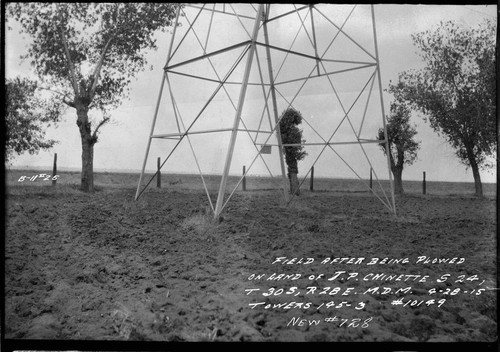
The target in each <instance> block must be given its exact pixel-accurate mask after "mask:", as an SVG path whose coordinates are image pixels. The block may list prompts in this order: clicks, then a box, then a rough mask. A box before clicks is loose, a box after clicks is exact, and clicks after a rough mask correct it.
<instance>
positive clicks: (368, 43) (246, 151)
mask: <svg viewBox="0 0 500 352" xmlns="http://www.w3.org/2000/svg"><path fill="white" fill-rule="evenodd" d="M350 9H352V6H344V7H342V8H339V7H335V6H334V7H331V8H330V7H327V6H324V7H321V11H322V12H323V14H324V15H325V16H324V17H322V16H321V15H320V14H318V13H315V14H314V16H316V17H314V20H315V21H316V23H317V27H316V33H315V34H316V39H317V42H318V51H320V52H323V51H324V50H325V49H326V45H327V44H326V43H329V41H330V39H329V38H330V37H331V36H332V33H336V30H335V29H334V28H333V27H332V25H331V23H329V20H330V21H333V22H334V23H335V24H339V25H340V24H341V23H342V19H343V18H344V17H345V15H346V14H347V13H348V12H349V11H350ZM374 9H375V24H376V31H377V44H378V52H379V60H380V74H381V75H380V77H381V85H382V89H386V88H387V87H388V84H389V81H395V80H397V76H398V73H399V72H402V71H404V70H408V69H414V68H420V67H422V61H421V60H420V58H419V56H418V54H417V52H416V48H415V47H414V45H413V43H412V41H411V34H413V33H416V32H421V31H424V30H427V29H431V28H432V27H435V26H437V25H438V24H439V22H440V21H446V20H453V21H456V22H457V23H459V24H461V25H464V26H467V27H472V26H476V25H477V24H479V23H480V22H482V21H483V20H484V19H486V18H492V19H495V20H496V16H497V14H496V12H497V11H496V5H395V4H390V5H389V4H387V5H375V6H374ZM189 11H191V12H188V13H187V15H186V17H185V18H184V21H186V20H187V19H189V20H192V19H193V18H194V14H195V13H196V9H190V10H189ZM193 11H194V12H193ZM304 14H305V13H304ZM303 16H304V15H303ZM343 16H344V17H343ZM225 17H227V16H221V15H218V16H214V22H213V27H212V29H213V34H212V36H211V37H210V38H209V39H210V40H209V41H208V40H207V43H209V48H210V50H216V49H217V48H222V47H224V46H227V45H230V44H231V43H236V42H239V41H241V40H244V39H245V37H246V38H248V34H247V33H245V30H244V29H243V27H242V26H241V25H240V24H239V23H238V22H237V19H236V20H235V18H234V17H233V18H232V19H226V18H225ZM209 21H210V17H208V16H206V17H205V18H204V19H203V21H200V22H198V23H197V25H199V26H200V27H199V28H200V29H199V31H198V32H197V33H198V35H199V38H196V37H193V35H192V34H191V37H188V36H186V42H185V43H184V44H183V45H182V46H181V47H180V49H179V51H178V52H176V54H175V55H174V57H173V58H172V61H171V63H175V62H182V61H183V60H184V59H186V58H188V57H189V55H191V56H193V55H198V54H199V53H201V52H202V49H201V46H200V45H199V44H198V42H197V39H199V40H200V41H201V42H205V39H206V37H204V35H205V34H206V33H207V32H208V31H206V30H203V28H204V27H205V28H207V27H206V26H208V25H209V23H210V22H209ZM241 21H242V22H243V23H244V24H245V25H244V27H245V28H247V31H248V32H251V30H252V25H253V22H252V21H249V20H245V19H241ZM304 23H306V22H304ZM11 26H12V27H13V29H12V30H10V31H7V32H6V47H5V49H6V50H5V65H6V77H7V78H10V77H15V76H16V75H21V76H28V77H33V76H34V74H33V72H32V71H31V68H30V66H29V63H28V62H21V61H20V60H19V56H20V55H22V54H24V53H25V51H26V50H27V47H26V45H27V40H29V38H25V37H24V36H25V35H20V34H19V33H18V27H17V26H16V25H15V24H11ZM188 28H189V24H188V23H186V22H184V23H183V26H182V27H179V29H178V31H177V35H176V43H178V41H179V40H180V38H181V34H182V33H184V32H185V31H186V30H187V29H188ZM299 29H300V21H298V20H297V17H294V18H293V19H288V18H287V19H283V20H281V21H276V22H274V23H273V24H270V27H269V30H270V32H269V38H270V41H271V44H275V45H277V46H282V47H289V46H290V43H292V42H293V50H297V51H301V52H305V51H307V52H311V50H313V47H312V46H311V45H310V44H309V43H310V41H309V38H308V37H307V33H311V32H310V31H309V32H307V33H306V31H304V30H301V31H299ZM344 29H345V31H346V33H349V34H350V36H351V37H352V39H353V40H349V39H348V38H345V37H343V36H342V35H340V36H339V39H338V40H337V41H335V44H334V45H336V47H335V46H334V47H332V48H330V49H328V50H327V52H326V53H325V55H326V56H325V57H329V55H332V58H335V59H346V60H350V59H349V58H351V57H352V58H354V60H355V61H370V60H371V59H370V57H369V56H367V55H366V53H365V52H363V50H360V48H359V46H362V47H363V48H366V50H367V51H368V52H370V53H373V52H374V41H373V32H372V25H371V12H370V7H369V6H366V5H364V6H359V7H357V8H356V9H355V10H354V11H353V13H352V16H351V17H350V18H349V20H348V21H347V22H346V26H345V27H344ZM297 33H299V35H298V36H297V37H296V38H295V35H296V34H297ZM260 35H261V36H262V34H260ZM171 38H172V31H168V32H165V33H160V34H158V35H157V39H158V45H159V48H158V50H157V51H154V52H151V53H149V54H148V60H149V61H148V67H150V66H152V68H153V69H152V70H149V69H146V70H145V71H144V72H141V73H140V74H138V75H137V77H136V79H135V80H133V81H132V84H131V90H130V92H131V93H130V96H129V98H128V99H126V100H124V101H123V104H122V105H121V106H120V107H119V108H117V109H116V110H115V111H113V112H112V113H111V115H112V122H111V123H110V124H108V125H106V126H105V127H103V128H102V130H101V134H100V140H99V142H98V143H97V144H96V146H95V152H94V155H95V156H94V168H95V169H96V170H105V171H116V170H120V171H122V170H127V171H132V172H140V170H141V168H142V164H143V161H144V157H145V152H146V147H147V142H148V136H149V134H150V131H151V124H152V121H153V117H154V111H155V106H156V104H157V100H158V96H159V92H160V84H161V81H162V76H163V70H162V68H163V66H164V65H165V63H166V59H167V53H168V49H169V44H170V41H171ZM241 38H243V39H241ZM260 38H261V39H262V37H260ZM294 38H295V41H294ZM262 40H263V39H262ZM353 42H356V43H358V44H359V46H358V45H353ZM174 47H175V45H174ZM210 50H209V51H210ZM312 53H313V52H312ZM237 54H238V52H236V51H234V52H233V51H231V52H228V53H227V54H225V55H223V56H221V57H217V58H214V59H213V61H212V63H213V65H214V66H215V68H216V70H217V74H219V75H220V76H224V74H225V72H226V71H227V68H228V67H229V66H230V65H231V64H232V63H233V62H234V60H235V58H236V56H237ZM256 56H257V57H258V58H259V60H260V61H259V64H257V62H256V61H255V59H254V62H253V64H252V70H251V72H250V82H251V83H255V82H258V81H259V70H258V65H262V67H264V66H265V51H263V49H262V48H260V49H258V50H257V52H256ZM284 57H285V55H284V54H281V53H279V52H273V56H272V59H273V69H274V71H273V72H274V74H276V72H278V71H279V74H278V75H277V77H279V79H277V81H286V80H289V79H294V78H296V77H301V76H302V75H304V74H305V75H306V76H307V74H309V73H310V72H311V69H310V68H311V67H312V68H313V69H314V63H311V61H310V60H305V59H302V58H300V57H287V59H286V60H285V62H284V64H283V67H282V69H281V70H280V69H279V67H280V63H282V62H283V61H282V60H283V59H284ZM245 59H246V57H245V58H244V59H243V62H245ZM175 60H177V61H175ZM204 65H205V66H203V65H202V64H201V63H198V64H195V65H193V66H182V67H180V68H179V69H178V71H180V72H186V73H196V74H203V75H206V76H210V77H215V76H214V74H215V73H214V72H213V71H212V69H211V67H210V66H207V63H205V64H204ZM325 65H326V66H325V67H324V68H325V69H326V70H328V69H331V70H336V69H342V68H343V67H344V66H342V65H343V64H333V63H327V64H325ZM336 65H337V66H336ZM244 67H245V66H244V65H240V66H239V67H238V68H237V70H235V72H234V73H233V74H232V75H231V77H230V80H233V79H234V80H237V79H240V78H242V77H243V74H244ZM345 67H346V68H347V67H348V66H345ZM374 70H375V68H374V67H368V68H366V69H359V70H354V71H352V72H350V73H345V74H338V75H334V76H332V77H334V79H333V81H329V80H328V79H327V78H326V77H322V78H318V79H315V80H308V81H307V83H306V84H305V85H304V86H303V87H302V88H301V82H295V83H290V84H283V85H280V86H278V88H277V89H278V91H279V94H278V106H279V107H278V109H279V110H280V111H279V112H281V111H282V110H283V109H284V108H286V106H287V102H290V101H292V100H293V106H294V107H295V108H297V109H298V110H300V111H301V113H302V115H303V117H304V120H305V121H307V122H303V124H302V126H301V128H303V130H304V139H305V140H306V142H309V143H314V142H321V138H324V139H325V140H328V139H329V138H330V137H332V141H337V142H339V143H340V142H348V141H351V140H352V138H353V134H352V132H353V131H354V130H355V131H358V132H359V131H360V130H362V134H361V136H362V137H364V138H367V139H370V138H373V137H374V136H375V135H376V131H377V129H378V128H380V127H381V126H382V120H381V116H382V112H381V105H380V93H379V90H378V81H377V80H374V82H373V83H374V84H373V88H372V90H371V93H369V92H370V91H369V90H368V87H370V84H371V82H372V81H370V80H369V78H370V75H371V73H373V72H374ZM313 71H314V70H313ZM261 74H262V75H263V76H264V79H265V78H267V77H268V73H267V71H266V70H262V71H261ZM169 77H170V76H169ZM170 83H171V87H172V95H173V96H174V99H175V101H176V104H177V107H178V111H177V113H178V114H179V116H181V118H182V123H184V125H185V127H186V128H187V126H188V125H189V124H190V122H192V121H193V120H194V119H195V117H196V116H197V113H198V112H199V111H200V109H201V108H202V107H203V105H204V104H205V103H206V101H207V99H208V97H210V95H211V94H212V92H213V91H214V89H215V87H216V84H213V83H209V82H206V81H200V80H193V79H188V78H186V77H183V76H179V75H172V76H171V82H170ZM365 85H366V87H367V88H365V90H363V89H362V88H363V87H364V86H365ZM332 86H333V87H334V89H332ZM298 90H299V91H300V94H299V95H296V93H297V91H298ZM360 91H362V94H361V95H360ZM358 95H359V101H360V102H365V101H368V103H366V105H364V104H354V105H352V102H353V101H356V98H357V97H358ZM261 96H262V88H261V87H260V86H250V87H249V88H248V90H247V94H246V100H245V103H244V105H243V112H242V119H243V122H244V123H245V126H246V127H247V128H249V129H250V128H257V127H258V126H259V124H262V122H261V120H262V116H263V113H262V111H263V107H264V105H263V99H261ZM228 97H229V98H230V99H228ZM238 97H239V86H234V85H231V86H228V88H227V92H225V91H220V92H219V93H218V94H217V95H216V96H215V98H214V99H213V101H211V103H210V104H209V106H208V107H207V109H206V111H204V115H203V116H202V117H201V118H200V119H199V120H198V121H197V122H196V125H195V126H194V127H193V129H192V130H193V131H194V130H202V129H214V128H226V127H227V128H230V127H232V124H233V119H234V116H235V108H234V106H235V105H237V103H238ZM382 99H383V102H384V105H383V106H384V109H385V113H386V114H387V113H388V111H389V109H388V106H389V104H390V101H391V96H390V95H388V94H387V93H384V94H383V96H382ZM351 105H352V110H351V111H350V112H349V115H350V119H349V121H348V122H351V123H352V125H353V127H352V128H351V125H350V124H348V123H346V121H344V123H342V124H340V126H339V121H340V120H341V119H342V117H343V116H344V115H345V114H344V113H345V111H346V110H348V109H349V108H350V107H351ZM365 109H366V113H365V115H366V118H364V117H363V111H364V110H365ZM205 114H206V116H207V117H205ZM173 115H174V114H173V108H172V101H171V98H170V95H169V92H168V90H167V89H164V91H163V94H162V104H161V107H160V109H159V114H158V119H157V123H156V125H155V129H154V133H155V134H159V133H175V132H176V129H177V124H176V122H175V119H174V118H173ZM266 119H267V117H265V118H264V119H263V120H262V121H264V122H263V123H264V124H265V121H266ZM411 121H412V123H414V124H415V125H416V127H417V131H418V134H417V136H416V139H417V140H419V141H421V149H420V151H419V153H418V159H417V161H416V162H415V163H414V164H413V165H411V166H407V167H405V170H404V173H403V179H407V180H421V179H422V173H423V172H426V176H427V180H430V181H456V182H473V177H472V172H471V171H470V170H467V169H466V168H465V166H464V165H463V164H461V163H460V161H459V160H458V158H457V157H456V156H455V153H454V150H453V149H452V148H451V147H450V146H449V145H448V143H447V142H446V140H445V139H444V138H443V137H440V136H438V135H437V134H436V133H435V132H434V131H433V130H432V129H431V128H430V127H429V125H428V124H427V123H425V122H424V121H423V119H422V116H421V115H419V114H417V113H415V114H413V115H412V120H411ZM240 127H241V125H240ZM337 127H338V130H337V131H336V132H335V133H334V131H335V129H336V128H337ZM332 133H333V136H332ZM47 136H48V137H49V138H53V139H57V140H59V141H60V142H59V143H58V144H57V145H56V146H55V147H54V148H53V149H51V150H49V151H42V152H40V153H38V154H36V155H29V154H25V155H21V156H18V157H16V158H15V160H14V161H13V163H12V165H10V166H9V167H13V168H37V169H40V168H41V169H43V168H45V169H46V171H50V170H51V165H52V161H53V156H54V153H57V154H58V166H59V168H70V169H75V170H79V169H80V168H81V145H80V138H79V132H78V129H77V126H76V116H75V112H74V111H72V110H68V111H67V113H66V115H65V117H64V119H63V121H62V122H61V123H60V124H59V126H57V127H55V128H52V127H51V128H49V129H48V130H47ZM266 136H267V135H265V134H259V136H258V138H257V141H258V142H259V143H266V144H272V143H273V140H272V138H271V139H270V140H267V141H266ZM229 138H230V133H216V134H206V135H192V137H191V138H190V139H189V141H188V140H187V139H184V141H183V142H182V143H181V144H180V145H179V147H178V148H177V149H176V150H175V152H174V153H173V154H172V157H171V158H170V159H169V160H168V162H167V163H166V164H165V166H164V169H163V170H162V171H164V172H173V173H174V172H184V173H197V172H198V169H199V168H200V169H201V170H202V171H203V172H204V173H215V174H217V173H221V171H222V168H223V166H224V162H225V160H226V151H227V149H228V145H229ZM189 142H191V145H190V144H189ZM175 143H176V142H175V141H173V140H158V139H154V140H153V141H152V144H151V150H150V152H149V157H148V159H147V164H146V169H147V170H149V171H151V170H154V168H155V167H156V159H157V157H161V159H162V160H164V158H165V157H166V156H167V155H168V154H169V151H170V150H171V149H172V148H173V147H174V146H175ZM365 146H366V148H363V149H361V148H360V147H359V146H352V145H343V144H342V145H335V146H334V147H333V148H326V149H325V150H324V152H321V150H322V146H306V151H307V152H308V156H307V157H306V158H305V159H304V160H303V161H301V162H300V163H299V177H300V174H301V173H302V174H305V172H306V171H307V170H308V169H309V168H310V167H311V166H312V164H313V163H314V162H316V163H315V175H317V176H323V177H347V178H353V177H354V178H355V177H356V175H361V176H363V177H367V175H368V174H369V168H370V166H373V167H374V169H375V170H377V173H378V176H379V177H380V178H381V179H387V178H388V170H387V162H386V159H385V158H384V156H383V154H382V152H381V151H380V149H379V148H378V147H377V146H376V145H374V144H371V145H370V144H366V145H365ZM272 148H273V149H272V153H271V154H270V155H263V156H262V158H260V157H258V156H257V155H256V150H257V149H256V146H255V145H253V144H252V143H251V142H250V138H249V136H248V134H245V133H242V134H239V135H238V137H237V142H236V146H235V154H234V157H233V159H232V163H231V169H230V172H231V173H232V174H240V173H241V168H242V166H243V165H246V167H247V169H248V168H249V166H250V165H251V167H252V168H251V172H250V174H256V175H266V174H268V172H269V171H271V173H272V174H273V175H276V174H277V173H279V172H280V171H279V170H280V169H279V160H277V157H278V156H277V155H278V153H277V152H276V147H272ZM192 150H195V153H196V156H197V158H196V159H195V158H194V157H193V153H192ZM316 160H317V161H316ZM344 161H345V162H344ZM353 170H354V171H353ZM481 177H482V180H483V182H496V172H495V170H492V171H490V172H487V171H484V172H482V173H481Z"/></svg>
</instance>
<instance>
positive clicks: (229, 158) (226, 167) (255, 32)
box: [214, 4, 263, 218]
mask: <svg viewBox="0 0 500 352" xmlns="http://www.w3.org/2000/svg"><path fill="white" fill-rule="evenodd" d="M262 8H263V4H259V9H258V11H257V16H256V18H255V24H254V27H253V32H252V43H251V44H250V49H249V51H248V57H247V63H246V67H245V72H244V74H243V82H242V84H241V90H240V96H239V99H238V107H237V109H236V115H235V117H234V123H233V129H232V132H231V140H230V142H229V148H228V152H227V156H226V163H225V164H224V171H223V173H222V180H221V183H220V186H219V193H218V195H217V203H216V205H215V214H214V217H215V218H218V217H219V216H220V213H221V212H222V207H223V203H224V193H225V191H226V184H227V178H228V176H229V169H230V167H231V161H232V158H233V152H234V145H235V143H236V137H237V135H238V126H239V124H240V119H241V112H242V111H243V104H244V103H245V95H246V91H247V87H248V78H249V77H250V70H251V68H252V62H253V56H254V53H255V47H256V44H255V42H256V41H257V36H258V34H259V26H260V21H261V17H262Z"/></svg>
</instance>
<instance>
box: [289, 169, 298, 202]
mask: <svg viewBox="0 0 500 352" xmlns="http://www.w3.org/2000/svg"><path fill="white" fill-rule="evenodd" d="M298 173H299V168H298V166H297V161H296V160H294V161H293V162H290V163H289V164H288V180H289V182H290V193H291V194H293V195H296V196H300V189H299V179H298V177H297V175H298Z"/></svg>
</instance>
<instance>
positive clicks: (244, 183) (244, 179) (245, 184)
mask: <svg viewBox="0 0 500 352" xmlns="http://www.w3.org/2000/svg"><path fill="white" fill-rule="evenodd" d="M243 190H244V191H246V190H247V178H246V176H245V165H243Z"/></svg>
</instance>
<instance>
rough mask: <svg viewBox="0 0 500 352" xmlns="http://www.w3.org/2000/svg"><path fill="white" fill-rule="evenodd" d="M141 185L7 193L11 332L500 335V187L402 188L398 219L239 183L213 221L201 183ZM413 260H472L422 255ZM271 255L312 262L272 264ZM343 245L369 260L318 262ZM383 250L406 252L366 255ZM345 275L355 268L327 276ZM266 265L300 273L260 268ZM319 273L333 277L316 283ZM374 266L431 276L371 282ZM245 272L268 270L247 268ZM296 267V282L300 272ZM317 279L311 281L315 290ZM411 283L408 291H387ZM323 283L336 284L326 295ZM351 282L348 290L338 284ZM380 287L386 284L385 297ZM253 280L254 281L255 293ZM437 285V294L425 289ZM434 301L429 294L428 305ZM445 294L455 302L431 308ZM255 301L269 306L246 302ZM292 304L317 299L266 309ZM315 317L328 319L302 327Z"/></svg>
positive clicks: (216, 337)
mask: <svg viewBox="0 0 500 352" xmlns="http://www.w3.org/2000/svg"><path fill="white" fill-rule="evenodd" d="M134 191H135V189H132V188H130V189H127V188H122V189H120V188H105V189H103V190H101V191H98V192H96V193H95V194H93V195H87V194H83V193H80V192H78V191H76V190H73V191H67V190H66V191H54V190H51V189H50V188H49V187H45V188H43V189H42V188H33V189H32V190H27V191H23V192H19V191H15V192H9V194H8V200H7V214H6V240H5V243H6V250H5V260H6V261H5V307H6V312H5V322H6V325H5V337H6V338H13V339H55V340H60V339H78V340H87V339H89V340H154V341H414V342H433V341H434V342H454V341H482V342H484V341H494V340H496V339H497V320H496V319H497V314H496V313H497V302H496V291H495V290H490V289H487V288H496V275H497V272H496V265H497V263H496V199H493V198H484V199H477V198H474V197H468V196H463V197H461V196H453V197H451V196H448V197H445V196H442V197H441V196H415V195H414V196H411V195H407V196H403V197H398V198H397V203H396V206H397V210H398V216H396V217H394V216H393V215H391V214H390V213H389V212H388V211H387V210H386V209H385V208H384V207H383V206H382V205H381V203H380V202H379V200H377V199H376V198H375V197H373V196H372V195H370V194H368V193H339V192H335V193H334V192H314V193H311V192H304V193H303V194H302V195H301V196H300V197H299V198H298V199H297V200H294V202H292V203H291V204H290V205H289V206H286V205H285V204H284V202H283V201H282V200H281V198H280V195H279V193H277V192H275V191H269V192H267V191H258V192H257V191H255V192H252V191H250V192H239V193H236V194H235V195H234V197H233V198H232V199H231V201H230V202H229V203H228V207H227V209H225V211H224V213H223V218H222V220H221V221H220V222H214V221H212V220H211V216H210V214H209V212H208V211H207V199H206V196H205V194H204V193H203V192H197V191H169V190H152V191H150V192H147V193H146V194H144V196H143V197H142V198H141V199H140V200H138V201H134ZM419 256H426V257H429V258H454V257H458V258H465V262H464V263H462V264H456V263H454V264H443V263H441V264H432V263H428V264H423V263H418V264H417V263H416V261H417V258H418V257H419ZM278 257H287V258H289V259H290V258H293V257H297V258H298V259H299V258H304V260H306V258H314V259H315V261H314V262H313V263H311V264H308V265H304V264H272V263H273V261H274V260H275V259H276V258H278ZM337 257H338V258H343V257H346V258H361V257H362V258H365V259H364V261H363V263H362V264H353V263H352V262H351V264H344V263H342V264H331V265H326V264H321V261H322V260H324V259H325V258H331V259H333V258H337ZM386 257H387V258H390V259H402V258H408V263H399V264H376V265H366V264H367V263H368V262H369V261H370V260H371V258H380V259H383V258H386ZM344 262H345V261H344ZM338 271H346V272H347V273H352V272H356V273H358V276H357V277H356V278H353V279H350V280H347V279H346V277H345V276H340V277H339V278H337V279H335V280H328V278H330V277H331V276H333V275H334V273H335V272H338ZM273 273H276V274H281V273H283V274H289V275H291V276H289V277H288V279H280V280H267V278H269V276H270V275H271V274H273ZM320 273H323V274H324V277H322V278H319V279H316V280H310V279H309V276H310V275H318V274H320ZM370 273H386V274H408V275H409V274H413V275H421V276H425V275H428V277H429V278H428V280H427V281H426V282H424V283H420V282H404V281H394V280H393V281H390V282H384V281H373V280H371V281H370V280H363V278H365V277H366V275H368V274H370ZM252 274H255V275H259V274H265V276H264V277H263V278H262V279H260V280H250V279H249V278H250V277H251V275H252ZM296 274H300V278H299V279H297V280H292V279H291V278H292V277H293V275H295V276H296ZM443 274H449V276H448V277H447V280H446V281H444V282H441V283H439V282H437V278H439V277H440V276H441V275H443ZM255 275H254V276H253V277H255ZM460 275H464V276H460ZM474 275H475V276H474ZM356 279H357V280H356ZM468 279H470V280H468ZM475 279H477V280H475ZM457 281H458V282H457ZM461 281H463V282H461ZM310 286H315V287H317V288H318V290H317V291H316V293H314V294H307V287H310ZM408 286H411V287H412V288H411V291H408V292H405V291H402V292H401V291H400V292H399V293H397V294H394V291H395V290H397V289H398V288H401V289H404V288H405V287H408ZM293 287H297V289H295V290H296V291H293ZM325 287H331V288H332V289H333V288H334V287H340V288H341V290H342V291H340V292H339V293H337V294H326V295H320V294H319V292H320V291H322V290H323V289H324V288H325ZM348 287H352V288H353V290H352V291H350V292H348V293H347V294H345V295H342V292H345V291H344V290H345V289H347V288H348ZM376 287H380V289H379V290H378V292H377V290H375V291H373V290H374V288H376ZM382 287H391V288H392V289H393V291H392V292H391V293H390V294H382V293H381V290H382ZM250 288H253V289H259V291H253V292H252V293H251V294H247V293H248V291H245V290H246V289H250ZM273 288H274V291H273ZM280 288H282V289H283V290H282V291H277V290H278V289H280ZM432 288H434V289H436V293H434V294H430V293H429V290H431V289H432ZM457 288H459V290H458V291H454V290H456V289H457ZM368 289H372V291H370V292H368V293H366V294H364V292H366V290H368ZM472 290H474V292H473V291H472ZM291 291H293V292H294V294H286V293H285V292H291ZM354 291H356V292H354ZM440 291H441V292H440ZM295 292H300V293H299V294H297V295H295ZM453 292H454V293H453ZM465 292H467V293H465ZM268 293H272V294H271V295H267V294H268ZM278 293H279V294H278ZM478 293H479V294H478ZM264 294H265V295H264ZM399 298H402V302H403V304H404V303H405V302H406V301H412V300H415V301H416V302H420V301H422V300H423V301H424V303H420V304H418V303H415V304H414V305H413V306H411V304H410V303H408V304H407V305H406V306H403V305H402V304H400V305H393V304H392V302H393V301H394V300H397V299H399ZM431 299H434V300H435V301H434V303H430V304H427V303H425V302H428V301H429V300H431ZM440 299H446V301H445V303H443V304H442V305H441V306H440V307H438V304H437V301H438V300H440ZM331 301H333V302H334V303H329V302H331ZM343 301H345V302H346V303H344V305H345V304H348V303H350V304H351V306H350V307H346V306H342V304H341V302H343ZM257 302H266V304H271V307H268V308H266V307H265V305H264V304H263V305H259V306H255V307H254V308H252V306H251V305H249V304H251V303H257ZM289 302H298V303H300V302H302V303H304V304H305V303H306V302H310V304H311V305H312V307H311V308H308V309H306V308H305V306H304V305H302V306H301V307H297V306H294V307H292V308H290V307H288V308H283V306H281V307H279V306H274V307H273V306H272V305H273V304H280V303H287V304H288V303H289ZM322 303H323V306H322V307H321V308H317V307H319V306H320V305H321V304H322ZM327 303H328V307H327ZM338 304H341V307H338V306H337V305H338ZM300 319H305V320H300ZM325 319H326V320H325ZM356 319H358V320H356ZM313 320H317V321H320V323H318V324H316V323H314V322H312V323H309V321H313ZM344 320H345V321H344ZM291 321H292V322H294V323H290V322H291ZM349 324H351V325H349Z"/></svg>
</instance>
